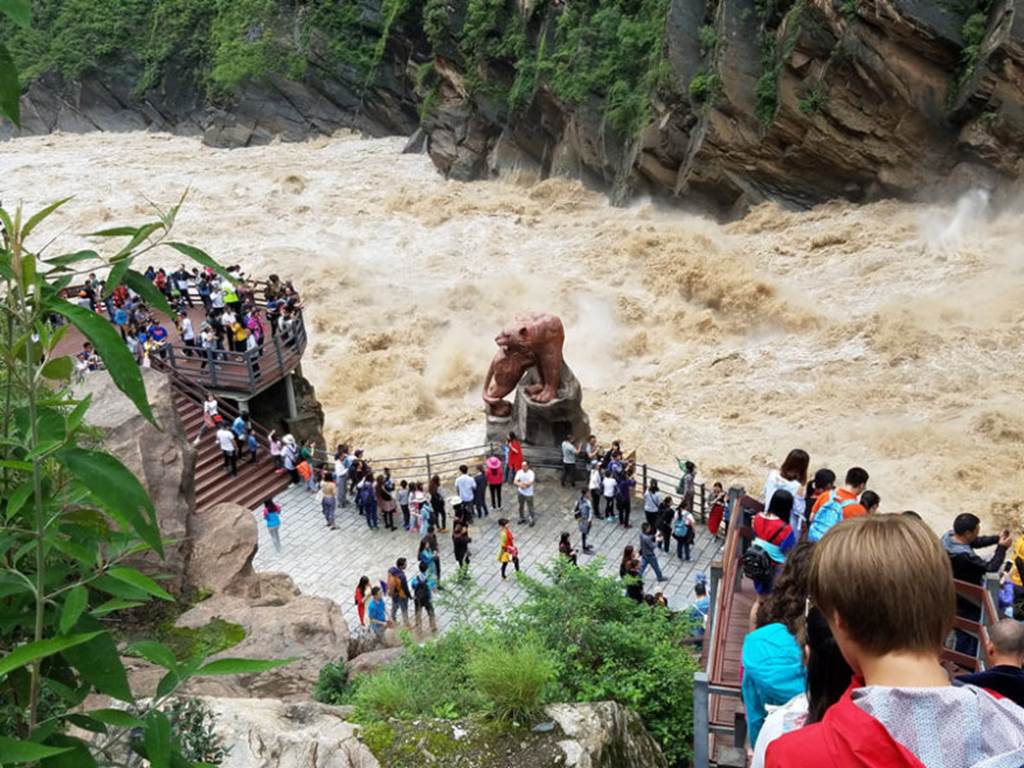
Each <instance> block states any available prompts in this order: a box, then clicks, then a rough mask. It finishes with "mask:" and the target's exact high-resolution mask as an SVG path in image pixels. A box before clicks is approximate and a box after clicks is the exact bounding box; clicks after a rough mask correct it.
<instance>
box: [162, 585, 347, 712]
mask: <svg viewBox="0 0 1024 768" xmlns="http://www.w3.org/2000/svg"><path fill="white" fill-rule="evenodd" d="M263 581H264V576H263V575H262V574H261V575H260V578H259V580H258V582H257V591H256V594H255V595H253V596H249V597H237V596H233V595H225V594H219V595H214V596H213V597H211V598H209V599H208V600H204V601H203V602H201V603H199V604H198V605H196V606H195V607H194V608H192V609H191V610H189V611H187V612H186V613H184V614H182V615H181V617H179V619H178V621H177V623H176V626H178V627H190V628H198V627H203V626H206V625H207V624H209V623H210V622H211V621H212V620H213V619H220V620H222V621H227V622H230V623H232V624H239V625H241V626H242V628H243V629H245V639H244V640H242V642H241V643H239V644H238V645H236V646H234V647H232V648H229V649H228V650H226V651H224V652H223V653H221V654H218V655H217V656H214V657H212V658H214V659H216V658H222V657H230V658H243V659H244V658H249V659H294V661H293V662H292V663H291V664H288V665H287V666H283V667H278V668H277V669H273V670H270V671H269V672H264V673H262V674H259V675H238V676H235V677H229V678H228V677H225V678H197V679H194V680H192V681H190V682H189V683H188V685H187V691H188V692H189V693H196V694H205V695H211V696H227V697H236V698H252V697H258V698H274V699H283V700H285V701H297V700H305V699H308V698H309V697H310V696H311V692H312V690H313V685H314V684H315V683H316V680H317V678H318V677H319V675H320V669H321V667H323V666H324V665H325V664H327V663H328V662H333V661H337V660H338V659H346V658H348V638H349V631H348V624H347V623H346V622H345V617H344V615H342V612H341V609H340V608H339V607H338V605H337V604H336V603H334V602H332V601H330V600H327V599H326V598H323V597H312V596H309V595H302V594H297V590H295V589H287V588H286V585H285V583H284V582H285V579H284V578H283V577H282V575H281V574H270V575H269V579H268V582H267V583H268V587H267V588H266V592H264V588H263V587H262V586H261V582H263Z"/></svg>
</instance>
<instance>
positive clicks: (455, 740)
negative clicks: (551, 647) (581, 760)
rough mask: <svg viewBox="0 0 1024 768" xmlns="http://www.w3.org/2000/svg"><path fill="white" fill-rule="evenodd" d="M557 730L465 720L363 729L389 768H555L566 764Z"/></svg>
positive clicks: (362, 736) (374, 725)
mask: <svg viewBox="0 0 1024 768" xmlns="http://www.w3.org/2000/svg"><path fill="white" fill-rule="evenodd" d="M564 738H565V735H564V734H563V733H562V731H561V730H560V729H559V728H557V727H555V728H554V729H553V730H551V731H549V732H547V733H534V732H533V731H532V730H530V728H529V727H527V726H519V725H515V724H512V723H506V722H501V721H494V720H487V719H485V718H482V717H481V718H466V719H463V720H457V721H449V720H414V721H399V720H387V721H380V722H375V723H368V724H364V725H361V726H360V727H359V740H360V741H362V742H363V743H364V744H365V745H366V746H367V747H368V748H369V749H370V751H371V752H373V754H374V757H376V758H377V760H378V761H379V762H380V764H381V766H382V767H383V768H431V767H432V766H437V767H438V768H441V767H442V766H443V767H444V768H513V766H528V767H529V768H554V767H555V766H564V765H565V764H566V757H565V752H564V751H563V750H562V748H561V747H560V746H559V745H558V742H559V741H560V740H561V739H564Z"/></svg>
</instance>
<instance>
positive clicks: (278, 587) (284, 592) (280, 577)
mask: <svg viewBox="0 0 1024 768" xmlns="http://www.w3.org/2000/svg"><path fill="white" fill-rule="evenodd" d="M256 578H257V581H258V584H259V596H260V601H261V602H262V603H263V604H264V605H272V604H274V601H277V603H278V604H279V605H284V604H285V603H287V602H288V601H289V600H291V599H292V598H293V597H298V596H299V595H301V594H302V593H301V592H300V591H299V588H298V587H296V586H295V582H294V581H292V577H291V576H289V575H288V574H287V573H282V572H280V571H261V572H260V573H259V574H257V576H256Z"/></svg>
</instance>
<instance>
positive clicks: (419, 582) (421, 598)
mask: <svg viewBox="0 0 1024 768" xmlns="http://www.w3.org/2000/svg"><path fill="white" fill-rule="evenodd" d="M415 582H416V583H415V584H413V585H412V596H413V599H414V600H415V601H416V605H419V606H424V605H427V604H428V603H430V584H428V583H427V579H426V577H425V576H423V575H422V574H420V575H419V576H417V577H416V579H415Z"/></svg>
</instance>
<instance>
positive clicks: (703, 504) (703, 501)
mask: <svg viewBox="0 0 1024 768" xmlns="http://www.w3.org/2000/svg"><path fill="white" fill-rule="evenodd" d="M707 498H708V497H707V486H705V485H704V483H701V484H700V521H701V522H702V523H706V522H707V521H708V501H707Z"/></svg>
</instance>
